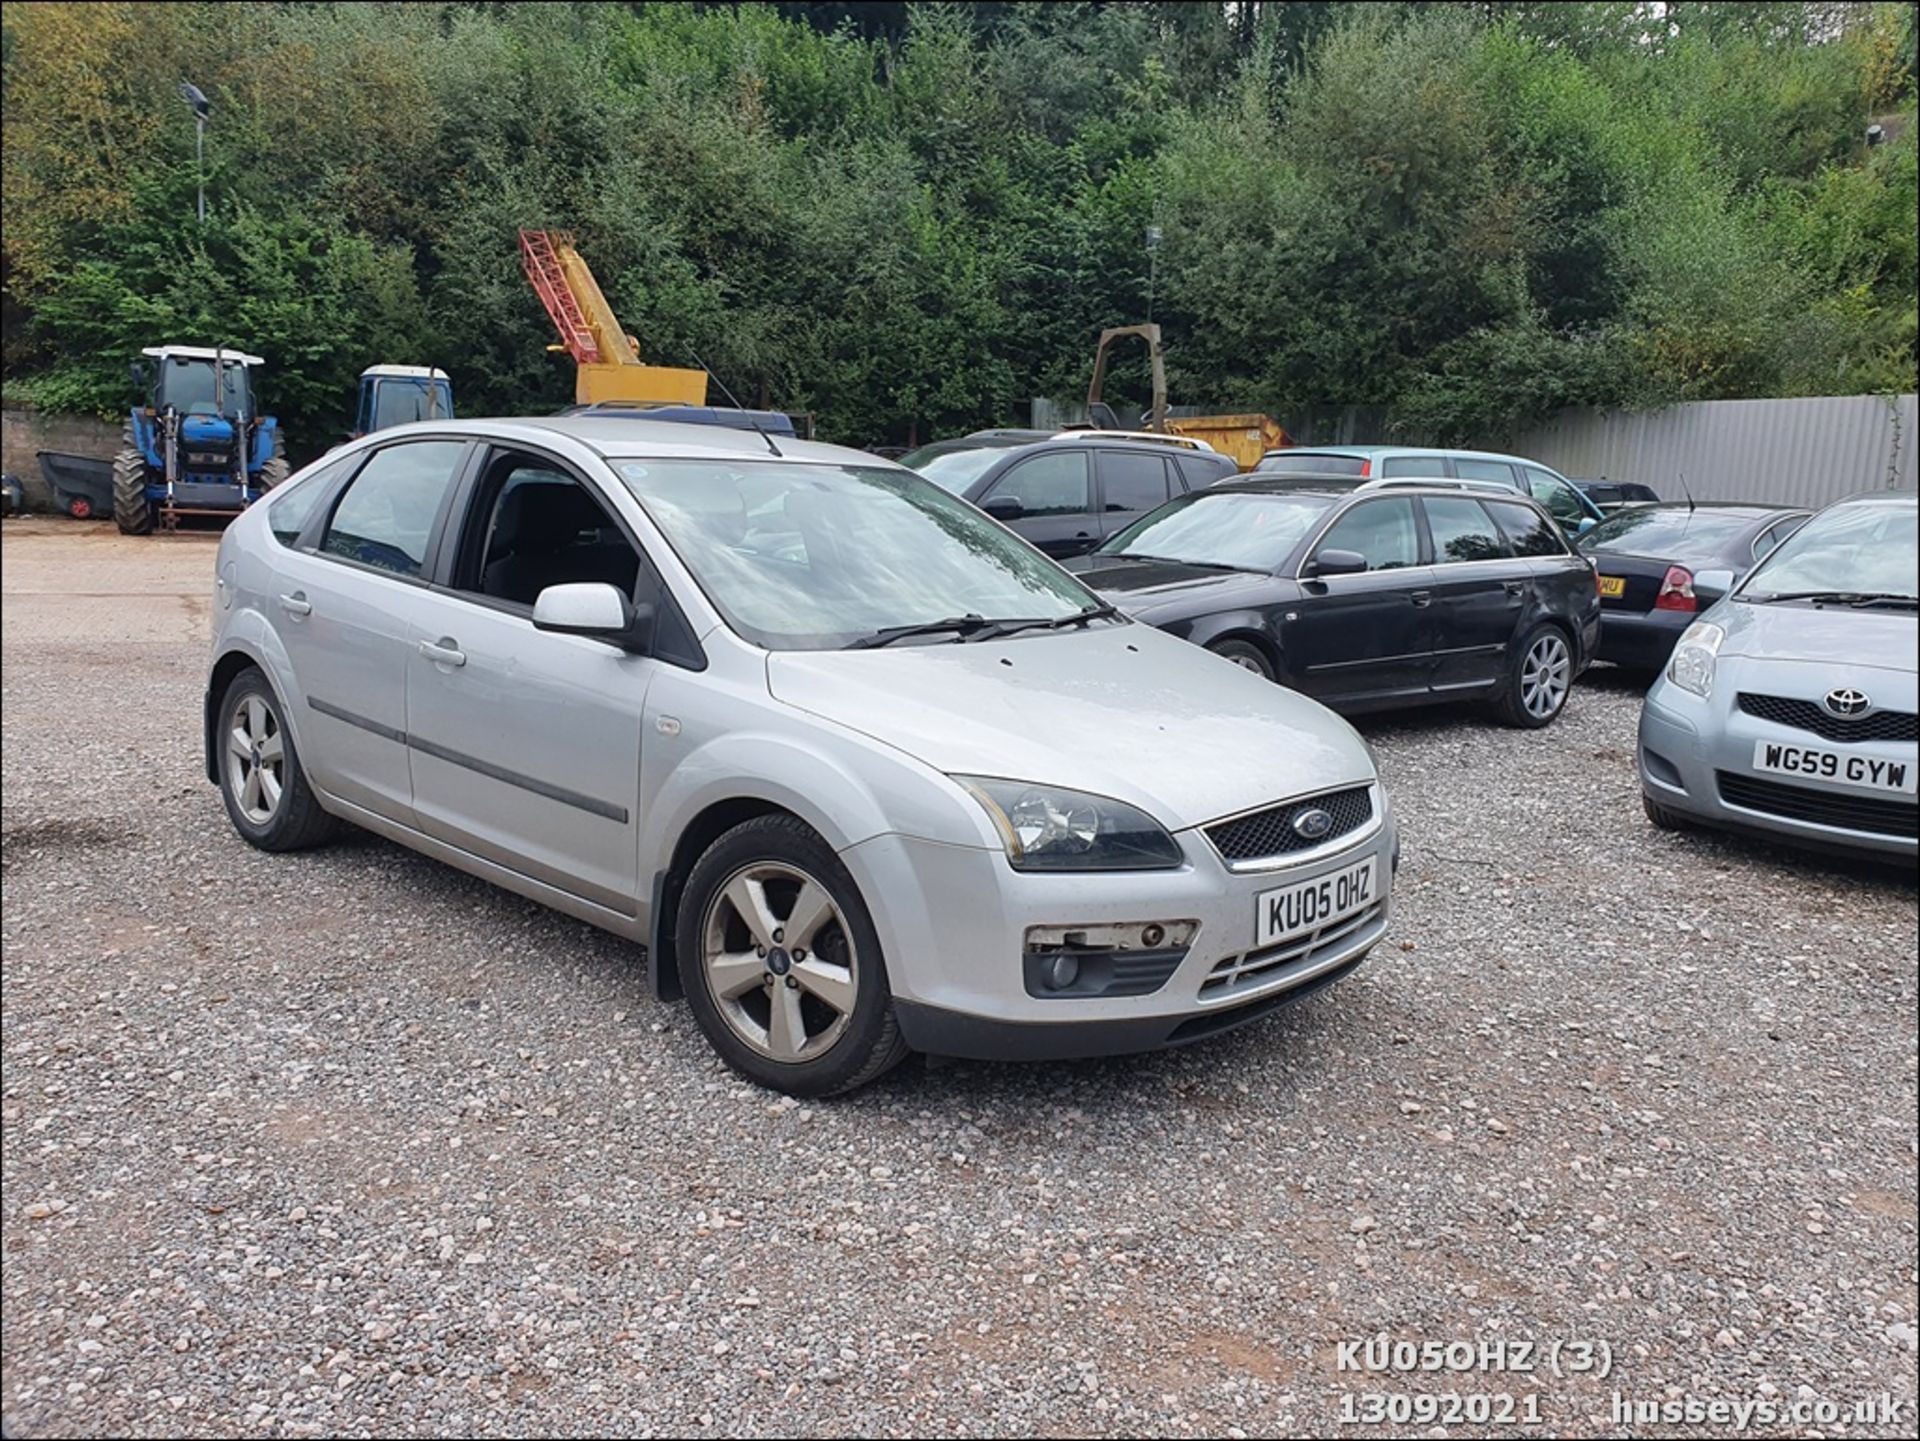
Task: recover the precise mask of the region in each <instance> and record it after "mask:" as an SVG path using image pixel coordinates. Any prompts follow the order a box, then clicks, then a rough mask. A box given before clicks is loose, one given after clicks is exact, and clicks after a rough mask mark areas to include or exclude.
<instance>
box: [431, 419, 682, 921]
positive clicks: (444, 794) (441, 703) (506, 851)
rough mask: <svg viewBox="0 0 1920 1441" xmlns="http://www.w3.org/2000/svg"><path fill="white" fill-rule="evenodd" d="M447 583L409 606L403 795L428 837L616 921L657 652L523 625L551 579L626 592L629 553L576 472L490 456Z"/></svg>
mask: <svg viewBox="0 0 1920 1441" xmlns="http://www.w3.org/2000/svg"><path fill="white" fill-rule="evenodd" d="M461 534H462V538H461V542H460V545H459V548H458V550H457V552H456V553H455V557H454V559H453V563H452V566H451V570H450V585H449V588H447V589H444V590H440V591H436V592H435V593H434V594H433V595H432V596H431V597H430V598H429V602H428V604H426V605H425V606H421V607H417V608H416V609H415V610H414V611H413V617H414V622H415V623H414V627H413V630H412V632H411V634H410V636H409V642H410V645H409V655H408V657H407V685H406V689H407V718H408V733H409V740H410V752H411V756H412V777H413V804H414V810H415V812H416V814H417V815H418V817H419V824H420V827H421V829H423V830H424V831H426V832H427V833H428V834H429V835H433V836H436V837H438V838H439V839H441V840H444V841H447V842H448V843H450V844H452V845H455V846H458V847H460V848H461V849H462V850H466V851H471V852H473V853H474V854H476V855H479V856H482V857H485V858H486V859H488V860H491V861H494V862H496V863H497V864H500V865H504V866H507V867H509V868H510V869H512V870H516V871H519V872H520V873H522V874H523V875H528V876H531V877H533V878H534V879H536V880H539V881H543V882H545V883H547V884H548V885H552V886H556V887H558V888H559V889H561V890H564V891H568V892H570V893H572V894H574V895H577V896H580V897H583V898H584V899H587V900H590V901H593V902H595V903H596V904H599V905H603V906H606V907H608V908H610V909H612V910H616V911H619V912H621V913H622V914H625V915H632V914H634V913H635V911H636V909H637V904H638V898H639V895H640V876H639V843H638V826H639V802H640V760H641V751H642V728H641V717H642V710H643V707H644V705H645V702H646V696H647V689H648V687H649V686H650V685H651V684H652V681H653V677H654V674H655V671H656V669H657V666H658V662H656V661H654V660H652V659H650V658H648V657H646V656H638V655H633V654H631V653H629V652H627V651H623V650H620V649H618V648H617V647H615V646H612V645H610V644H608V643H606V642H605V641H599V640H591V639H588V638H586V637H583V636H570V635H556V634H553V633H551V632H547V631H538V630H535V629H534V626H533V602H534V600H535V599H536V598H537V597H538V595H539V593H540V591H541V590H543V589H545V588H546V587H547V586H549V585H559V584H563V583H566V582H569V581H605V582H607V583H609V584H612V585H614V586H616V587H617V588H619V589H620V590H621V591H622V593H623V594H625V595H627V596H628V597H629V598H632V596H633V595H634V592H635V587H636V583H637V579H638V575H639V571H640V564H639V553H638V551H637V550H636V549H635V547H634V545H633V543H632V541H631V540H630V539H628V537H627V535H626V533H625V531H624V530H623V529H621V528H620V526H619V525H618V523H617V522H616V521H615V520H614V518H613V515H612V512H611V508H610V507H608V506H607V505H606V504H605V502H604V501H603V500H602V499H601V498H600V497H599V496H598V495H597V493H596V492H595V491H594V490H593V489H592V488H591V487H590V486H589V485H587V484H586V483H585V482H584V481H583V480H582V479H581V478H579V477H577V476H575V475H574V474H572V473H571V472H570V471H568V470H566V469H564V468H562V467H561V466H560V465H559V464H558V463H557V462H554V461H551V460H547V459H544V458H542V457H540V456H537V455H532V454H527V453H523V452H515V451H498V452H495V453H494V454H493V455H492V456H491V457H490V458H489V462H488V465H487V468H486V470H485V471H484V472H483V474H482V476H481V479H480V481H479V483H478V484H477V485H476V486H475V487H474V491H473V497H472V500H471V502H470V504H469V506H468V508H467V512H466V516H465V520H464V524H463V526H462V533H461Z"/></svg>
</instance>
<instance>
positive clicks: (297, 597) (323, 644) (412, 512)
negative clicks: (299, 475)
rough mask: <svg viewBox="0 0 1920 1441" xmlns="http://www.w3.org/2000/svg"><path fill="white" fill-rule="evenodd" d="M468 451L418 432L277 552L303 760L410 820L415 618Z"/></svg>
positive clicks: (390, 448) (275, 607) (321, 781)
mask: <svg viewBox="0 0 1920 1441" xmlns="http://www.w3.org/2000/svg"><path fill="white" fill-rule="evenodd" d="M468 450H469V445H468V442H466V441H464V440H414V441H402V442H399V443H397V444H394V445H386V446H382V447H381V448H380V449H378V450H376V451H374V452H373V453H372V455H371V456H370V457H368V459H367V460H366V462H365V463H364V464H363V465H362V466H361V467H360V468H359V470H358V471H357V472H356V473H355V474H354V476H353V478H352V480H350V481H349V482H348V483H347V485H346V487H345V489H343V490H342V491H341V492H340V493H339V495H338V496H337V498H334V499H333V500H332V501H331V503H330V505H329V506H328V507H327V509H326V513H325V514H324V515H322V516H316V517H314V518H313V519H312V520H311V521H310V522H309V523H308V525H307V526H306V528H305V531H304V532H303V534H302V536H301V541H302V542H303V544H302V545H298V546H296V547H295V548H292V549H286V550H282V551H280V552H279V553H278V554H277V555H276V557H275V564H274V582H275V584H274V594H273V595H271V596H270V597H268V600H267V614H268V617H269V620H270V622H271V624H272V625H273V628H274V630H275V632H276V633H277V634H278V636H279V638H280V642H281V644H282V645H283V646H284V647H285V648H286V653H287V659H288V661H289V663H290V665H291V668H292V672H293V675H294V679H295V682H296V683H297V685H298V686H299V689H300V695H299V696H298V697H297V698H296V697H288V701H289V703H290V704H297V705H299V706H300V715H299V719H298V721H297V722H296V724H297V726H298V727H299V734H300V737H301V741H302V744H303V745H304V747H305V754H303V755H302V756H301V760H302V762H304V763H305V765H306V767H307V769H308V770H309V771H310V772H311V773H312V775H313V778H314V782H315V783H316V784H317V785H318V786H319V787H320V788H321V789H322V790H324V791H326V792H327V793H328V794H330V795H334V796H338V797H339V798H340V799H341V800H344V801H348V802H351V803H352V804H354V805H358V806H364V807H365V808H366V809H368V810H370V811H373V812H375V813H376V814H378V815H382V816H385V817H388V818H389V819H392V820H397V821H401V822H404V823H407V824H412V822H413V804H412V791H413V788H412V780H411V777H410V775H409V773H408V768H407V701H406V676H407V660H408V654H409V648H408V640H409V635H410V625H411V619H412V615H413V612H414V609H415V608H416V607H417V606H418V605H419V604H420V603H421V602H422V601H423V600H425V599H426V598H427V597H428V595H429V594H430V592H429V590H428V585H427V579H426V578H427V576H428V575H430V574H431V568H432V564H433V561H434V557H435V552H436V550H437V548H438V545H439V540H440V536H441V533H442V531H443V530H444V528H445V522H446V513H447V511H448V509H449V507H450V503H451V499H452V495H453V490H454V482H455V479H456V477H457V476H458V474H459V472H460V471H461V469H462V468H463V466H464V464H465V461H466V458H467V454H468ZM305 488H306V487H305V486H302V487H301V489H302V490H304V489H305ZM298 494H299V492H298V491H295V492H293V495H298ZM289 498H291V496H290V497H289ZM268 518H269V520H270V521H271V520H272V519H273V516H272V513H271V512H269V517H268Z"/></svg>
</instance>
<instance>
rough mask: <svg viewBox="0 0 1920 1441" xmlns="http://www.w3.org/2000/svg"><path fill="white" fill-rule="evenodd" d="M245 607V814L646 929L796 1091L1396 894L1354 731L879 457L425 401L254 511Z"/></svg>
mask: <svg viewBox="0 0 1920 1441" xmlns="http://www.w3.org/2000/svg"><path fill="white" fill-rule="evenodd" d="M215 607H216V608H215V618H216V619H215V631H216V634H215V639H214V647H213V664H212V670H211V673H210V675H209V677H208V682H207V692H206V718H205V721H206V757H207V775H208V778H209V779H210V780H212V781H214V782H216V783H217V784H218V785H219V786H220V788H221V792H222V795H223V796H224V798H225V802H226V807H227V812H228V815H229V816H230V817H231V819H232V822H233V825H234V827H235V829H237V830H238V831H239V832H240V834H241V835H242V836H243V837H244V838H245V839H246V840H248V841H250V842H251V843H253V844H254V845H256V846H260V847H262V848H264V849H267V850H291V849H294V848H297V847H300V846H304V845H309V844H312V843H314V842H317V841H319V840H321V839H323V838H324V837H325V836H326V835H327V834H328V833H329V831H331V830H332V829H333V828H334V827H335V826H336V825H337V824H338V823H339V822H343V821H345V822H351V823H353V824H355V825H359V826H363V827H365V828H367V829H368V830H371V831H375V832H377V833H379V834H380V835H383V836H387V837H389V838H391V839H393V840H396V841H399V842H400V843H402V844H404V845H407V846H411V847H413V848H415V849H417V850H420V851H422V852H424V853H426V854H427V855H430V856H434V857H437V858H439V859H441V860H443V861H446V862H448V863H449V864H451V865H454V866H458V867H460V868H461V869H463V870H466V871H470V872H472V873H473V874H475V875H478V876H482V877H485V878H486V879H488V880H491V881H494V882H497V883H498V884H500V885H502V886H505V887H507V888H508V889H511V890H513V891H517V892H519V893H520V894H522V895H526V896H530V897H533V898H534V899H536V900H540V901H543V902H545V903H546V904H548V905H551V906H553V907H555V908H557V909H559V910H562V911H565V912H567V913H568V914H570V915H573V916H577V917H580V918H582V919H584V920H587V921H591V922H593V923H594V924H596V925H600V926H603V927H605V928H607V929H608V930H611V931H614V932H616V933H617V934H619V935H622V936H625V937H628V938H629V939H631V940H633V941H636V942H640V943H641V944H643V945H645V947H646V950H647V962H648V970H649V975H650V980H651V982H652V984H653V986H654V988H655V990H656V993H657V994H659V995H661V996H663V997H668V998H671V997H673V996H676V995H681V996H684V998H685V1000H686V1002H687V1004H688V1005H689V1006H691V1007H692V1010H693V1013H694V1016H695V1018H696V1019H697V1020H698V1022H699V1024H700V1026H701V1028H702V1030H703V1031H704V1032H705V1033H706V1035H707V1036H708V1038H709V1039H710V1040H711V1041H712V1043H713V1045H714V1047H715V1048H716V1049H717V1050H718V1051H719V1052H720V1054H721V1055H722V1056H723V1057H724V1058H725V1059H726V1060H727V1061H728V1062H729V1063H730V1064H731V1065H732V1066H733V1067H734V1068H735V1069H737V1070H738V1071H740V1072H741V1073H742V1074H744V1075H746V1076H748V1077H750V1078H752V1079H753V1080H755V1081H757V1082H760V1083H761V1084H763V1085H767V1086H771V1087H774V1088H777V1089H779V1090H783V1091H787V1092H790V1093H793V1094H796V1095H820V1094H828V1093H832V1092H836V1091H843V1090H847V1089H849V1088H851V1087H854V1086H858V1085H860V1084H862V1083H864V1082H866V1081H868V1080H870V1079H872V1078H873V1077H875V1076H877V1075H879V1074H880V1073H881V1072H882V1071H884V1070H886V1069H887V1068H888V1067H889V1066H890V1065H892V1064H893V1063H895V1062H896V1061H898V1060H899V1059H900V1058H901V1057H902V1056H904V1055H905V1054H907V1053H908V1052H909V1051H910V1050H920V1051H925V1052H931V1053H936V1054H942V1055H953V1056H969V1057H990V1058H991V1057H1012V1058H1045V1057H1058V1056H1082V1055H1094V1054H1103V1053H1113V1052H1124V1051H1135V1050H1147V1049H1152V1048H1156V1047H1159V1046H1164V1045H1172V1044H1177V1043H1180V1042H1184V1041H1189V1040H1195V1039H1198V1038H1200V1037H1203V1036H1207V1035H1210V1034H1213V1033H1215V1032H1218V1031H1223V1030H1226V1029H1229V1028H1231V1027H1233V1026H1236V1025H1239V1024H1241V1023H1243V1022H1246V1021H1249V1020H1252V1019H1254V1018H1255V1017H1257V1016H1260V1015H1263V1014H1265V1013H1266V1012H1268V1011H1270V1010H1272V1009H1273V1008H1275V1007H1276V1006H1277V1005H1279V1004H1281V1003H1282V1002H1285V1001H1287V1000H1290V999H1293V998H1296V997H1298V996H1301V995H1304V994H1306V993H1308V992H1309V991H1312V990H1314V989H1317V988H1319V987H1320V986H1322V985H1325V984H1327V983H1329V982H1331V981H1333V980H1335V979H1337V978H1339V977H1341V976H1343V975H1345V974H1346V973H1348V972H1349V971H1351V970H1352V969H1353V968H1354V967H1355V966H1356V965H1357V964H1358V963H1359V961H1360V960H1361V958H1362V957H1363V956H1365V955H1366V954H1367V952H1368V950H1369V949H1371V948H1372V947H1373V945H1374V944H1375V943H1376V942H1377V941H1378V940H1379V939H1380V936H1381V933H1382V932H1383V931H1384V930H1385V928H1386V926H1387V923H1388V912H1389V907H1390V891H1391V886H1392V882H1393V873H1394V868H1395V865H1396V862H1397V859H1398V846H1397V840H1396V832H1395V825H1394V819H1393V815H1392V812H1391V810H1390V808H1389V806H1388V803H1387V799H1386V796H1385V795H1384V794H1383V793H1382V791H1381V788H1380V784H1379V781H1378V778H1377V777H1376V775H1375V772H1374V766H1373V760H1372V757H1371V755H1370V754H1369V752H1368V750H1367V747H1366V745H1365V744H1364V743H1363V742H1362V741H1361V739H1360V738H1359V736H1358V735H1356V734H1355V732H1354V731H1353V730H1352V729H1351V728H1350V727H1349V726H1348V725H1347V723H1346V722H1345V721H1343V720H1340V719H1338V718H1337V717H1335V716H1334V715H1333V714H1331V713H1330V712H1328V711H1326V710H1324V709H1322V708H1321V707H1320V706H1319V705H1318V704H1316V703H1314V702H1313V701H1310V700H1307V699H1305V698H1304V697H1301V696H1298V695H1294V694H1291V693H1289V692H1287V691H1284V690H1280V689H1278V688H1277V687H1274V686H1270V685H1268V684H1266V683H1265V682H1263V681H1262V680H1261V679H1260V678H1259V677H1257V676H1254V675H1251V674H1249V673H1248V672H1246V671H1244V670H1242V669H1240V668H1239V667H1238V666H1235V665H1232V664H1229V663H1228V662H1225V661H1222V660H1220V659H1219V658H1217V657H1214V656H1210V655H1208V654H1206V653H1205V652H1204V651H1202V650H1200V649H1198V648H1196V647H1194V646H1190V645H1187V644H1186V643H1185V642H1183V641H1179V640H1176V639H1174V638H1173V637H1171V636H1168V635H1165V634H1163V633H1162V632H1160V631H1157V630H1155V629H1153V628H1152V627H1150V626H1145V625H1136V624H1133V623H1131V622H1129V621H1128V620H1127V619H1126V618H1125V617H1124V616H1121V615H1119V614H1117V613H1116V612H1114V611H1113V610H1112V609H1111V608H1110V607H1108V606H1106V605H1104V604H1102V603H1101V602H1100V601H1099V599H1098V598H1097V597H1096V596H1094V595H1093V593H1092V592H1090V591H1088V590H1087V589H1086V588H1085V587H1084V586H1082V585H1081V583H1080V582H1079V581H1077V580H1075V579H1074V578H1073V577H1071V576H1069V575H1068V574H1066V572H1064V571H1063V570H1061V569H1060V568H1059V567H1058V566H1056V565H1055V564H1054V563H1053V562H1052V561H1051V560H1049V559H1047V558H1046V557H1045V556H1043V555H1041V554H1040V553H1039V552H1038V551H1036V550H1034V549H1033V548H1032V547H1031V546H1029V545H1028V544H1026V542H1024V541H1022V540H1020V539H1019V538H1017V537H1016V536H1014V535H1012V534H1011V533H1010V532H1009V531H1007V530H1005V529H1004V528H1002V527H1001V526H999V525H997V524H995V523H994V522H993V521H992V520H990V519H988V518H987V517H986V516H984V515H982V514H981V513H980V512H978V511H976V510H975V509H974V508H973V507H971V506H969V505H967V504H966V503H965V502H964V501H961V500H959V499H958V498H956V497H954V496H951V495H949V494H947V493H946V492H945V491H943V490H941V489H940V488H939V487H938V486H936V485H933V484H931V483H929V482H927V481H925V480H923V479H921V478H920V477H919V476H918V475H915V474H914V473H913V472H911V471H908V470H905V469H902V468H901V467H899V466H896V465H892V464H889V463H887V462H885V461H881V460H878V459H876V458H875V457H873V456H871V455H865V454H862V453H860V452H858V451H852V450H844V449H840V448H838V447H834V446H827V445H817V444H812V443H808V442H804V441H795V440H791V439H780V440H779V441H777V442H776V441H774V440H772V439H768V438H766V437H762V436H757V435H755V434H753V433H751V432H743V431H730V430H722V429H716V428H713V427H708V426H682V425H670V424H665V423H656V422H639V421H635V420H633V419H631V418H614V419H609V418H606V417H598V418H596V417H594V416H591V415H582V416H575V417H564V418H553V419H542V420H494V421H465V422H460V421H445V422H425V423H422V424H417V425H407V426H401V427H398V428H395V429H392V430H385V431H381V432H379V433H378V434H377V435H374V436H370V437H368V438H366V439H364V440H361V441H358V442H355V443H353V444H350V445H348V446H345V447H343V448H341V449H339V450H336V451H333V452H331V453H330V454H329V455H327V456H326V457H325V458H324V459H323V460H322V461H320V462H319V463H317V464H315V465H313V466H311V467H310V468H308V469H307V470H305V471H304V472H302V473H301V474H300V475H298V476H296V477H294V478H293V479H292V480H291V481H289V482H287V483H286V484H285V485H284V486H283V487H281V488H280V489H278V490H276V491H275V492H274V494H273V495H272V497H271V498H270V499H269V500H268V501H266V502H265V503H263V504H260V505H257V506H255V507H254V508H252V509H251V510H248V511H247V512H246V513H245V514H244V515H242V516H241V517H240V519H239V520H237V521H236V522H235V523H234V524H233V525H232V527H231V528H230V529H229V530H228V531H227V533H226V536H225V538H224V540H223V541H222V542H221V545H220V552H219V558H218V576H217V588H216V597H215ZM475 942H476V944H484V937H482V936H479V935H476V937H475Z"/></svg>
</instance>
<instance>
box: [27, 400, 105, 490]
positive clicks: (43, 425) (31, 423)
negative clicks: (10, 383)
mask: <svg viewBox="0 0 1920 1441" xmlns="http://www.w3.org/2000/svg"><path fill="white" fill-rule="evenodd" d="M120 430H121V427H120V426H118V425H112V424H109V423H108V422H106V421H104V420H95V419H94V418H93V417H92V416H90V415H46V414H43V413H41V412H40V411H37V410H28V409H26V408H24V407H16V406H11V405H9V406H7V407H6V408H5V409H4V410H0V457H3V458H4V462H5V466H6V469H7V471H8V472H9V473H11V474H13V475H17V476H19V477H20V485H21V487H22V488H23V489H24V490H25V491H26V493H27V508H28V509H29V510H51V509H52V508H53V496H52V493H51V492H50V491H49V490H48V489H47V482H46V477H45V476H43V475H41V474H40V462H39V460H38V459H37V458H36V457H37V455H38V453H39V452H40V451H43V450H60V451H66V452H67V453H68V454H71V455H90V456H94V457H95V458H97V459H100V460H112V459H113V458H114V456H115V455H117V454H118V453H119V451H120Z"/></svg>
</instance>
